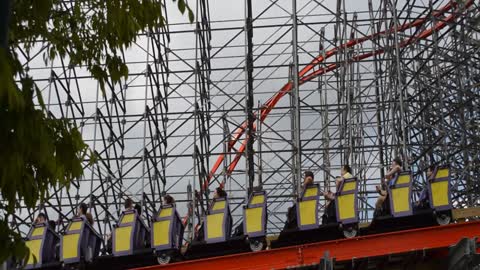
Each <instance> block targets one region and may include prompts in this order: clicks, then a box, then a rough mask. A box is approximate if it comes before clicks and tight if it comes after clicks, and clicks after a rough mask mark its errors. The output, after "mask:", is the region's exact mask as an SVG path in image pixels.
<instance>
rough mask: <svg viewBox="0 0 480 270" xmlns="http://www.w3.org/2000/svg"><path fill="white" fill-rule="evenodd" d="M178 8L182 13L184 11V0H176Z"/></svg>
mask: <svg viewBox="0 0 480 270" xmlns="http://www.w3.org/2000/svg"><path fill="white" fill-rule="evenodd" d="M178 10H180V12H181V13H182V14H184V13H185V1H184V0H178Z"/></svg>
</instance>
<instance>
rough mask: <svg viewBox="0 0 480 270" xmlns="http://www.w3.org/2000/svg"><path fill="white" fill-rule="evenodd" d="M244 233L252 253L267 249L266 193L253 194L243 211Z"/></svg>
mask: <svg viewBox="0 0 480 270" xmlns="http://www.w3.org/2000/svg"><path fill="white" fill-rule="evenodd" d="M243 232H244V235H245V237H246V238H247V240H248V243H249V246H250V250H251V251H259V250H262V249H264V248H265V247H266V243H267V242H266V235H267V196H266V194H265V191H257V192H253V193H252V195H250V197H249V199H248V203H247V205H246V206H245V207H244V209H243Z"/></svg>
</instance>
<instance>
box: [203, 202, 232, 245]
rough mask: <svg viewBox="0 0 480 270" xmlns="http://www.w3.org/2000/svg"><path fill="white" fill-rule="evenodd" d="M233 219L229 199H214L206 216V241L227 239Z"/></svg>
mask: <svg viewBox="0 0 480 270" xmlns="http://www.w3.org/2000/svg"><path fill="white" fill-rule="evenodd" d="M231 220H232V216H231V214H230V207H229V205H228V201H227V199H226V198H219V199H214V200H213V202H212V204H211V205H210V210H209V213H208V214H207V216H206V218H205V221H206V222H205V230H204V233H205V235H204V236H205V242H207V243H217V242H224V241H227V240H228V239H229V238H230V233H231V230H232V228H231Z"/></svg>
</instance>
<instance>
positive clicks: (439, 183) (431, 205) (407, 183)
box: [362, 167, 452, 234]
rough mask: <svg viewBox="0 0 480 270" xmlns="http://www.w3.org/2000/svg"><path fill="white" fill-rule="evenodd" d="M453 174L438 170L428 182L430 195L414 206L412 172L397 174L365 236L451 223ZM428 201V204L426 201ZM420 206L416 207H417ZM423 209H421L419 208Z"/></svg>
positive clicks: (445, 170)
mask: <svg viewBox="0 0 480 270" xmlns="http://www.w3.org/2000/svg"><path fill="white" fill-rule="evenodd" d="M449 179H450V172H449V169H448V168H445V167H442V168H436V169H435V171H434V177H433V178H432V180H429V181H428V184H427V187H426V192H427V193H428V196H426V197H425V199H422V200H421V201H420V202H419V203H417V204H413V203H412V200H411V198H412V196H411V195H412V176H411V173H410V172H402V173H399V174H396V175H395V176H394V178H393V179H392V180H390V182H389V184H388V186H387V194H388V195H387V199H386V200H385V202H384V203H383V207H382V210H381V211H377V212H376V214H375V216H374V218H373V220H372V223H371V224H370V225H369V226H368V227H367V228H366V229H365V230H364V231H362V234H373V233H383V232H389V231H396V230H403V229H411V228H420V227H427V226H433V225H437V224H440V225H444V224H448V223H450V221H451V209H452V207H451V203H450V188H449V182H450V180H449ZM425 200H427V201H425ZM415 206H417V207H415ZM418 206H420V207H418Z"/></svg>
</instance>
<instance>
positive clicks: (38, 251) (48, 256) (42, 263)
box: [25, 222, 60, 269]
mask: <svg viewBox="0 0 480 270" xmlns="http://www.w3.org/2000/svg"><path fill="white" fill-rule="evenodd" d="M59 243H60V236H59V235H58V234H56V233H55V231H53V230H52V229H51V228H50V227H49V226H48V223H46V222H44V223H39V224H35V225H33V226H32V227H31V228H30V232H29V233H28V236H27V241H26V242H25V245H26V246H27V247H28V248H29V249H30V255H29V257H28V259H27V261H26V263H25V269H38V268H49V267H52V266H55V265H60V263H59V261H58V253H57V250H58V249H57V246H58V244H59Z"/></svg>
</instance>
